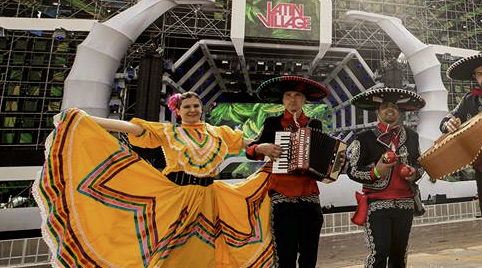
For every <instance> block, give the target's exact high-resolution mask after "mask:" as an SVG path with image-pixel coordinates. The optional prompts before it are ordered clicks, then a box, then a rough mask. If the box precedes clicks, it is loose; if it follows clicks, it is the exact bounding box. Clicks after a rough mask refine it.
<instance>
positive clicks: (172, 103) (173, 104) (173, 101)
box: [167, 93, 181, 112]
mask: <svg viewBox="0 0 482 268" xmlns="http://www.w3.org/2000/svg"><path fill="white" fill-rule="evenodd" d="M180 99H181V94H179V93H176V94H174V95H171V97H169V100H168V101H167V107H169V110H171V112H174V111H175V110H176V108H177V104H178V103H179V100H180Z"/></svg>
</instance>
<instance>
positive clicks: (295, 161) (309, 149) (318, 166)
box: [273, 127, 347, 183]
mask: <svg viewBox="0 0 482 268" xmlns="http://www.w3.org/2000/svg"><path fill="white" fill-rule="evenodd" d="M275 144H277V145H279V146H281V148H283V153H282V154H281V155H280V157H279V158H277V159H276V160H275V161H274V162H273V173H294V172H301V173H305V172H309V173H311V174H312V175H313V176H314V178H315V179H316V180H318V181H321V182H324V183H331V182H334V181H336V180H337V178H338V175H339V174H340V172H341V170H342V168H343V166H342V154H343V153H344V152H345V151H346V148H347V145H346V143H345V142H343V141H342V140H340V139H337V138H334V137H331V136H329V135H327V134H325V133H323V132H322V130H321V129H317V128H310V127H304V128H300V129H298V130H297V131H295V132H291V131H277V132H276V135H275Z"/></svg>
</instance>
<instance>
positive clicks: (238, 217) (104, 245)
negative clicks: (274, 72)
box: [34, 92, 275, 268]
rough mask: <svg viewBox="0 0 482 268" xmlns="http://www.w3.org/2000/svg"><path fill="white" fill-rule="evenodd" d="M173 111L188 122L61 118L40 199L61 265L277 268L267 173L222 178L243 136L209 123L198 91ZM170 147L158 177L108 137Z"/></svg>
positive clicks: (176, 101) (72, 113)
mask: <svg viewBox="0 0 482 268" xmlns="http://www.w3.org/2000/svg"><path fill="white" fill-rule="evenodd" d="M169 107H170V108H171V110H174V112H175V113H176V115H177V116H179V117H180V119H181V124H180V125H179V124H171V123H157V122H148V121H144V120H141V119H137V118H134V119H133V120H131V122H126V121H121V120H112V119H104V118H97V117H91V116H88V115H86V114H85V113H84V112H83V111H81V110H77V109H70V110H67V111H64V112H63V113H62V114H60V118H59V122H58V124H57V126H56V129H55V130H54V131H53V132H52V134H51V135H50V137H49V138H48V141H47V142H46V161H45V164H44V167H43V169H42V174H41V176H40V178H39V179H38V180H37V181H36V187H34V189H35V195H36V200H37V203H38V204H39V207H40V209H41V213H42V216H43V219H44V221H43V226H42V231H43V236H44V239H45V241H46V242H47V243H48V244H49V246H50V248H51V250H52V252H53V255H54V257H53V265H54V267H168V268H170V267H172V268H184V267H196V268H197V267H206V268H208V267H209V268H212V267H254V268H260V267H274V266H275V264H274V263H275V257H274V256H275V254H274V247H273V240H272V236H271V230H270V229H271V223H270V201H269V197H268V196H267V192H266V191H267V190H266V187H265V186H266V183H267V177H268V172H266V170H264V169H260V170H259V171H258V172H256V173H255V174H253V175H252V176H251V177H250V178H248V179H247V180H246V181H244V182H243V183H240V184H236V185H231V184H228V183H225V182H222V181H213V177H214V176H215V175H216V174H217V172H218V168H219V165H220V164H221V163H222V161H223V160H224V157H225V156H226V155H227V154H232V153H238V152H239V151H240V150H241V149H243V147H244V146H246V144H247V141H245V140H244V139H243V136H242V132H241V131H239V130H233V129H231V128H229V127H227V126H221V127H216V126H212V125H209V124H207V123H205V122H202V121H201V114H202V102H201V100H200V98H199V96H198V95H197V94H195V93H191V92H188V93H183V94H176V95H174V96H172V97H171V99H170V101H169ZM104 129H105V130H109V131H119V132H127V133H128V134H129V141H130V143H131V144H133V145H135V146H139V147H158V146H162V149H163V152H164V155H165V158H166V167H165V168H164V169H163V170H162V171H158V170H157V169H155V168H154V167H152V166H150V165H149V164H148V163H147V162H145V161H144V160H142V159H141V158H140V157H139V156H138V155H137V154H136V153H135V152H133V151H132V150H131V149H130V148H129V147H128V146H126V145H124V144H123V143H122V142H120V141H118V140H117V139H116V138H114V137H113V136H112V135H110V134H109V133H108V132H106V131H104Z"/></svg>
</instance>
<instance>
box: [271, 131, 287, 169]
mask: <svg viewBox="0 0 482 268" xmlns="http://www.w3.org/2000/svg"><path fill="white" fill-rule="evenodd" d="M290 141H291V132H289V131H277V132H276V135H275V140H274V143H275V144H277V145H279V146H280V147H281V148H282V149H283V152H282V153H281V155H280V156H279V157H278V158H277V159H276V160H275V161H274V162H273V171H272V172H273V173H288V167H289V149H290Z"/></svg>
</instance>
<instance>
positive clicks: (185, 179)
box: [167, 171, 213, 187]
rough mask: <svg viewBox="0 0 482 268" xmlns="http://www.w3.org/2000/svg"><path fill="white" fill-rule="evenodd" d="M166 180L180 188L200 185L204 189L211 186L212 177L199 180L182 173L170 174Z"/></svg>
mask: <svg viewBox="0 0 482 268" xmlns="http://www.w3.org/2000/svg"><path fill="white" fill-rule="evenodd" d="M167 178H168V179H169V180H170V181H172V182H174V183H175V184H177V185H180V186H184V185H200V186H204V187H206V186H209V185H211V184H213V177H205V178H199V177H196V176H193V175H189V174H186V173H184V171H179V172H171V173H169V174H167Z"/></svg>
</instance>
